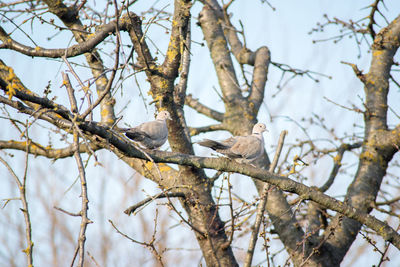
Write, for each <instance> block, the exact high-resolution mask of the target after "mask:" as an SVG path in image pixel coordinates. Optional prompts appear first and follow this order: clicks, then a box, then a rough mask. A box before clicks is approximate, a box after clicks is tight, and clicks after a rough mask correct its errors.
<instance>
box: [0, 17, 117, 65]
mask: <svg viewBox="0 0 400 267" xmlns="http://www.w3.org/2000/svg"><path fill="white" fill-rule="evenodd" d="M123 26H124V25H123ZM123 26H122V27H123ZM115 27H116V21H112V22H110V23H108V24H104V25H102V26H101V27H99V28H98V29H96V32H95V33H93V35H91V36H90V38H89V39H88V40H86V41H84V42H82V43H79V44H76V45H73V46H71V47H68V48H59V49H46V48H43V47H39V46H37V47H29V46H26V45H24V44H21V43H18V42H17V41H15V40H13V39H12V38H11V37H10V36H9V35H8V34H7V33H6V32H5V30H4V29H3V28H2V27H0V40H1V41H2V42H3V44H1V46H0V49H11V50H14V51H17V52H19V53H22V54H24V55H27V56H31V57H47V58H60V57H62V56H65V57H67V58H68V57H76V56H79V55H82V54H84V53H87V52H91V51H92V50H93V49H94V48H95V47H96V46H97V45H98V44H100V43H101V42H103V41H104V40H105V39H106V38H107V37H108V36H110V34H112V33H114V32H115Z"/></svg>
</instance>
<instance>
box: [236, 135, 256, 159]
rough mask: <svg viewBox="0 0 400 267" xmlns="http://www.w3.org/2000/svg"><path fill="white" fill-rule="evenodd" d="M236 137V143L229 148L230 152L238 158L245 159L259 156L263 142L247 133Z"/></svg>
mask: <svg viewBox="0 0 400 267" xmlns="http://www.w3.org/2000/svg"><path fill="white" fill-rule="evenodd" d="M236 139H237V141H236V143H235V144H234V145H233V146H232V147H231V148H230V152H231V153H232V154H235V155H237V157H238V158H244V159H247V160H252V159H255V158H257V157H259V156H261V154H262V152H263V149H264V144H263V141H262V140H261V139H260V138H257V137H255V136H252V135H249V136H239V137H237V138H236Z"/></svg>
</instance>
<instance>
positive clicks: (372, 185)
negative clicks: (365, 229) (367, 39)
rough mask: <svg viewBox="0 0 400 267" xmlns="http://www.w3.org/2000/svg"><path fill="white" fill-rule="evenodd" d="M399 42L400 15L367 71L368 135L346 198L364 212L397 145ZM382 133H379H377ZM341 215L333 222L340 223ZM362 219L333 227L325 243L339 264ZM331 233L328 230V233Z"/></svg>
mask: <svg viewBox="0 0 400 267" xmlns="http://www.w3.org/2000/svg"><path fill="white" fill-rule="evenodd" d="M399 46H400V16H398V17H397V18H396V19H395V20H393V21H392V22H391V23H390V24H389V25H388V26H387V27H385V28H383V29H382V30H381V31H380V32H379V33H378V34H377V35H376V37H375V40H374V43H373V45H372V60H371V66H370V69H369V72H368V73H367V74H366V75H365V82H364V85H365V87H364V91H365V99H366V100H365V107H366V110H365V112H364V122H365V133H364V134H365V137H364V142H363V145H362V151H361V154H360V159H359V165H358V170H357V173H356V177H355V179H354V181H353V183H352V184H351V185H350V187H349V188H348V191H347V194H346V201H347V203H349V205H351V206H353V207H354V208H356V209H358V210H360V211H361V212H364V213H369V212H370V211H371V210H372V207H373V203H374V202H375V199H376V196H377V194H378V192H379V189H380V186H381V183H382V179H383V177H384V176H385V175H386V169H387V167H388V164H389V162H390V160H391V159H392V157H393V155H394V153H395V152H396V151H397V149H396V147H395V146H394V145H393V144H392V145H389V146H388V145H387V141H386V140H385V138H386V137H387V136H386V134H383V135H381V134H380V133H386V132H387V128H388V126H387V110H388V105H387V96H388V92H389V78H390V70H391V67H392V65H393V57H394V55H395V53H396V51H397V49H398V47H399ZM378 133H379V134H378ZM338 220H340V218H339V217H338V216H336V217H335V219H334V220H332V222H331V223H333V224H337V222H338ZM361 223H362V222H360V221H358V222H356V221H354V220H352V219H349V218H344V219H343V220H342V221H341V223H340V224H339V225H338V227H336V228H335V229H334V234H333V235H332V237H331V238H330V239H329V240H328V241H327V244H326V247H335V248H337V249H335V251H334V252H333V251H331V253H333V254H331V257H330V258H331V259H332V261H333V262H334V263H335V264H339V263H340V261H341V260H342V259H343V257H344V256H345V255H346V253H347V251H348V249H349V247H350V246H351V244H352V243H353V241H354V240H355V238H356V236H357V234H358V232H359V230H360V229H361V225H362V224H361ZM325 234H328V233H325Z"/></svg>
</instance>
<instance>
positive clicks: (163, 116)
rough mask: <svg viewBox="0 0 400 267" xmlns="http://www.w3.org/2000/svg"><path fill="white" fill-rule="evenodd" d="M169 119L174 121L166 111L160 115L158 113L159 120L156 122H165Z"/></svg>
mask: <svg viewBox="0 0 400 267" xmlns="http://www.w3.org/2000/svg"><path fill="white" fill-rule="evenodd" d="M167 119H168V120H172V119H171V115H170V114H169V112H168V111H166V110H163V111H160V113H158V115H157V118H156V120H160V121H165V120H167Z"/></svg>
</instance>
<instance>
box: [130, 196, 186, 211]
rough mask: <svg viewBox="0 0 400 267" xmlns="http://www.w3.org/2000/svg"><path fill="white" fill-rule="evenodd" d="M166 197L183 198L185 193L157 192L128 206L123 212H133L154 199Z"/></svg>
mask: <svg viewBox="0 0 400 267" xmlns="http://www.w3.org/2000/svg"><path fill="white" fill-rule="evenodd" d="M167 197H181V198H184V197H185V194H184V193H182V192H173V193H167V192H162V193H160V194H157V195H155V196H151V197H148V198H146V199H143V200H142V201H140V202H138V203H136V204H135V205H132V206H130V207H129V208H127V209H126V210H125V211H124V213H125V214H127V215H131V214H132V213H134V212H135V211H136V210H137V209H138V208H140V207H142V206H144V205H146V204H147V203H149V202H151V201H153V200H155V199H159V198H167Z"/></svg>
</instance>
